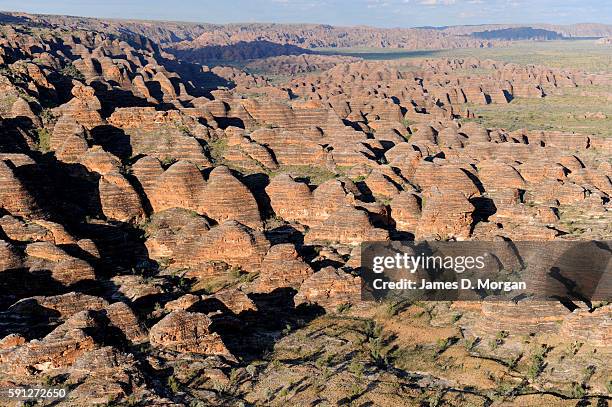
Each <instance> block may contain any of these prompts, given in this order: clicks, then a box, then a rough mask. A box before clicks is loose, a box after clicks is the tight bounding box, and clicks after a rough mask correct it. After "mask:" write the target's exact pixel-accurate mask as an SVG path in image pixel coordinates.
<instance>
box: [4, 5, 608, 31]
mask: <svg viewBox="0 0 612 407" xmlns="http://www.w3.org/2000/svg"><path fill="white" fill-rule="evenodd" d="M0 10H11V11H27V12H32V13H45V14H70V15H79V16H92V17H113V18H139V19H155V20H178V21H197V22H210V23H227V22H283V23H287V22H290V23H291V22H294V23H296V22H305V23H326V24H332V25H360V24H364V25H372V26H380V27H414V26H423V25H436V26H439V25H459V24H482V23H537V22H543V23H559V24H571V23H580V22H597V23H608V24H612V0H216V1H210V0H132V1H130V0H102V1H100V0H98V1H93V0H26V1H24V0H0Z"/></svg>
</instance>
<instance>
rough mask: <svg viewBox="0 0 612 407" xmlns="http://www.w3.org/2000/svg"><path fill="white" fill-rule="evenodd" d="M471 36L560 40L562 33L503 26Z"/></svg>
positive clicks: (513, 39) (511, 39) (500, 38)
mask: <svg viewBox="0 0 612 407" xmlns="http://www.w3.org/2000/svg"><path fill="white" fill-rule="evenodd" d="M472 37H476V38H482V39H485V40H507V41H516V40H538V41H549V40H560V39H563V38H564V37H563V35H561V34H559V33H557V32H555V31H549V30H543V29H541V28H531V27H517V28H504V29H501V30H491V31H490V30H487V31H479V32H474V33H472Z"/></svg>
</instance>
